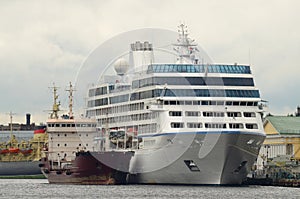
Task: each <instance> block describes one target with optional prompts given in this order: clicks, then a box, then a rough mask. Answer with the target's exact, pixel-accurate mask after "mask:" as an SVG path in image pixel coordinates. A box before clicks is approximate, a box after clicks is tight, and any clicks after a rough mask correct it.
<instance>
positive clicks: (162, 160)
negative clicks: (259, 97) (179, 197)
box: [128, 131, 265, 185]
mask: <svg viewBox="0 0 300 199" xmlns="http://www.w3.org/2000/svg"><path fill="white" fill-rule="evenodd" d="M152 138H153V137H152ZM264 138H265V135H264V134H262V133H252V132H251V133H249V132H240V131H223V132H217V131H215V132H194V133H178V134H177V133H176V134H161V135H158V136H155V139H156V142H158V143H167V144H166V145H165V146H163V147H160V148H156V149H154V148H152V149H151V150H146V149H145V150H143V149H141V150H137V151H136V153H135V156H134V157H133V158H132V160H131V164H130V173H131V174H130V175H129V178H128V182H129V183H137V184H140V183H141V184H216V185H230V184H241V183H242V181H243V180H244V179H245V178H246V176H247V174H248V173H249V172H250V169H251V167H252V165H253V163H254V161H255V160H256V158H257V155H258V152H259V148H260V146H261V143H263V141H264ZM145 139H149V137H148V138H145ZM171 152H172V153H171Z"/></svg>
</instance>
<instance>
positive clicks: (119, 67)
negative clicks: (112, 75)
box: [114, 58, 129, 76]
mask: <svg viewBox="0 0 300 199" xmlns="http://www.w3.org/2000/svg"><path fill="white" fill-rule="evenodd" d="M128 67H129V64H128V62H127V61H126V60H125V59H124V58H120V59H118V60H117V61H116V62H115V63H114V68H115V71H116V73H117V74H118V75H121V76H122V75H124V74H125V73H126V72H127V71H128Z"/></svg>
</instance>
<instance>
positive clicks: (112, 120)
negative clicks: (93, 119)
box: [98, 112, 158, 125]
mask: <svg viewBox="0 0 300 199" xmlns="http://www.w3.org/2000/svg"><path fill="white" fill-rule="evenodd" d="M157 117H158V113H155V112H151V113H142V114H133V115H123V116H117V117H109V118H102V119H99V120H98V122H99V123H100V125H105V124H106V123H108V124H113V123H119V122H130V121H140V120H149V119H155V118H157Z"/></svg>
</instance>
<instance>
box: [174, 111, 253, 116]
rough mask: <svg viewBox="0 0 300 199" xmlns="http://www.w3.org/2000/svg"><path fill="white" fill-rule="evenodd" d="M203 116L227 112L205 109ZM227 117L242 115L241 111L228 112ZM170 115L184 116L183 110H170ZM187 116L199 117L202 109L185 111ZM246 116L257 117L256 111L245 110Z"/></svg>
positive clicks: (244, 114) (223, 114) (220, 114)
mask: <svg viewBox="0 0 300 199" xmlns="http://www.w3.org/2000/svg"><path fill="white" fill-rule="evenodd" d="M202 115H203V117H225V112H214V111H203V112H202ZM226 115H227V117H242V113H241V112H226ZM169 116H172V117H181V116H183V114H182V111H169ZM185 116H188V117H199V116H201V112H200V111H185ZM243 116H244V117H256V114H255V113H254V112H243Z"/></svg>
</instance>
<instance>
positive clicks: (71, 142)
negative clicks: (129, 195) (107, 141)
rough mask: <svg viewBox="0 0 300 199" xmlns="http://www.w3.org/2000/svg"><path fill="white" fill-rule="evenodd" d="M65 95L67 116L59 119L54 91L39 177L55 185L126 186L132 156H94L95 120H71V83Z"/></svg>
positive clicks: (119, 153)
mask: <svg viewBox="0 0 300 199" xmlns="http://www.w3.org/2000/svg"><path fill="white" fill-rule="evenodd" d="M68 91H69V113H68V114H67V115H63V116H62V117H58V112H59V106H60V104H59V103H57V99H58V95H57V94H56V92H57V87H55V86H54V87H53V93H54V104H53V109H52V113H51V115H50V118H49V119H48V120H47V132H48V134H49V143H48V147H47V148H45V150H44V157H43V158H42V163H41V164H40V167H41V170H42V173H43V174H44V175H45V176H46V177H47V178H48V181H49V183H56V184H123V183H126V177H127V173H128V170H129V161H130V159H131V157H132V153H130V152H127V151H97V152H96V151H95V146H94V140H95V138H97V137H100V139H102V138H101V136H99V134H100V133H101V132H100V131H98V128H97V125H96V120H94V119H89V118H75V117H74V116H73V113H72V107H73V91H74V90H73V88H72V84H71V83H70V88H69V89H68ZM112 135H118V133H117V132H116V134H112ZM119 137H120V136H119ZM116 141H118V140H116Z"/></svg>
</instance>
